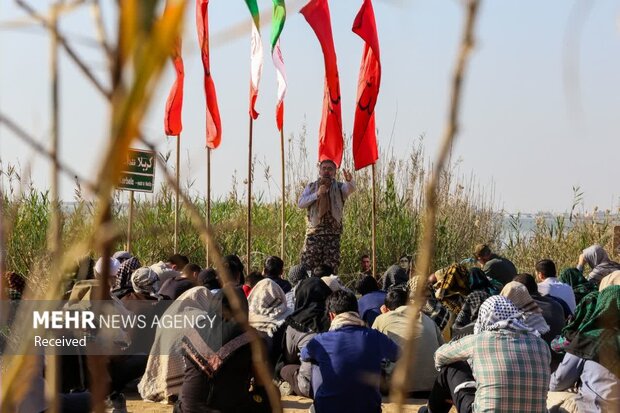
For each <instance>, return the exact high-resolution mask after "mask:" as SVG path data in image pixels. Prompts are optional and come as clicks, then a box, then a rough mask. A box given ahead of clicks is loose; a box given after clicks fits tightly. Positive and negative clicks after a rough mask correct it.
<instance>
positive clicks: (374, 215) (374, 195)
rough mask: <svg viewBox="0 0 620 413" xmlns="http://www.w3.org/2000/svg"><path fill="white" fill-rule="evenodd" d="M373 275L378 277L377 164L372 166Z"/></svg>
mask: <svg viewBox="0 0 620 413" xmlns="http://www.w3.org/2000/svg"><path fill="white" fill-rule="evenodd" d="M372 274H373V275H374V276H375V277H377V193H376V179H375V164H374V163H373V164H372Z"/></svg>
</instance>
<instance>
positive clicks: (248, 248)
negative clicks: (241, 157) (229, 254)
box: [246, 115, 254, 271]
mask: <svg viewBox="0 0 620 413" xmlns="http://www.w3.org/2000/svg"><path fill="white" fill-rule="evenodd" d="M253 125H254V119H252V115H250V133H249V139H248V207H247V209H248V211H247V213H248V216H247V241H246V242H247V243H246V251H247V256H246V259H247V261H246V262H247V268H248V271H249V270H250V267H251V254H252V129H253Z"/></svg>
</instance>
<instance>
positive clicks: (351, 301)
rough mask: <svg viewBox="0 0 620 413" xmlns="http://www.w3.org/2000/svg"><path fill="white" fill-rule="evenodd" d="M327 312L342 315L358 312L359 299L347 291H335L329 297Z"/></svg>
mask: <svg viewBox="0 0 620 413" xmlns="http://www.w3.org/2000/svg"><path fill="white" fill-rule="evenodd" d="M326 307H327V311H328V312H329V313H334V314H336V315H337V314H342V313H346V312H347V311H355V312H357V311H358V309H357V299H356V298H355V295H354V294H353V293H352V292H349V291H345V290H338V291H334V292H333V293H331V294H330V296H329V297H327V303H326Z"/></svg>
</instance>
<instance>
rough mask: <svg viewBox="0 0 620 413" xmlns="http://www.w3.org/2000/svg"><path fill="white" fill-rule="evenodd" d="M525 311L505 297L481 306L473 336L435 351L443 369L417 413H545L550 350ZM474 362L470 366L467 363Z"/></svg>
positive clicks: (493, 297)
mask: <svg viewBox="0 0 620 413" xmlns="http://www.w3.org/2000/svg"><path fill="white" fill-rule="evenodd" d="M521 317H522V313H521V312H520V311H519V310H518V309H517V308H516V307H515V306H514V304H512V303H511V302H510V300H508V299H507V298H506V297H502V296H498V295H495V296H492V297H490V298H489V299H487V300H486V301H485V302H484V303H483V304H482V307H481V308H480V315H479V316H478V321H476V325H475V327H474V334H472V335H468V336H466V337H463V338H462V339H460V340H456V341H452V342H450V343H448V344H444V345H443V346H441V347H440V348H439V349H438V350H437V352H435V366H436V367H437V368H438V369H440V371H439V376H438V377H437V380H436V381H435V385H434V387H433V390H432V391H431V395H430V397H429V400H428V405H427V406H423V407H422V408H420V410H419V412H432V413H448V412H449V411H450V409H451V408H452V405H453V404H454V405H455V406H456V409H457V411H459V412H471V411H474V412H528V413H529V412H536V413H546V412H547V404H546V403H547V389H548V387H549V386H548V383H549V377H550V374H549V362H550V357H551V355H550V354H549V348H548V346H547V343H545V342H544V341H543V340H542V339H541V338H540V337H539V334H538V332H537V331H535V330H532V329H531V328H529V327H528V326H526V325H525V324H523V322H522V321H521ZM468 360H469V361H470V363H472V365H473V371H472V367H470V365H469V364H468V363H467V361H468Z"/></svg>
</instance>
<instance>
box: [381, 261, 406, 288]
mask: <svg viewBox="0 0 620 413" xmlns="http://www.w3.org/2000/svg"><path fill="white" fill-rule="evenodd" d="M408 281H409V276H408V275H407V271H405V270H404V269H403V268H402V267H401V266H400V265H396V264H394V265H391V266H390V267H389V268H388V269H387V271H386V272H385V274H384V275H383V290H384V291H387V290H388V289H389V288H390V287H392V286H394V285H400V284H406V283H407V282H408Z"/></svg>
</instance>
